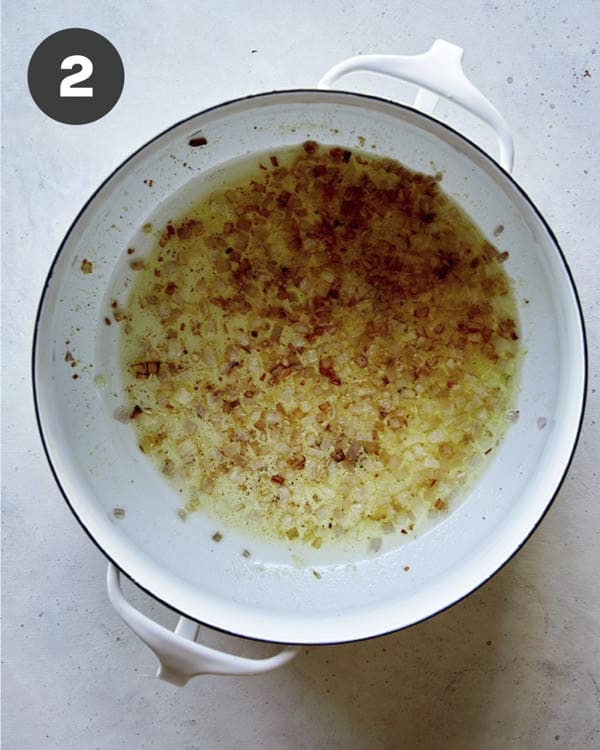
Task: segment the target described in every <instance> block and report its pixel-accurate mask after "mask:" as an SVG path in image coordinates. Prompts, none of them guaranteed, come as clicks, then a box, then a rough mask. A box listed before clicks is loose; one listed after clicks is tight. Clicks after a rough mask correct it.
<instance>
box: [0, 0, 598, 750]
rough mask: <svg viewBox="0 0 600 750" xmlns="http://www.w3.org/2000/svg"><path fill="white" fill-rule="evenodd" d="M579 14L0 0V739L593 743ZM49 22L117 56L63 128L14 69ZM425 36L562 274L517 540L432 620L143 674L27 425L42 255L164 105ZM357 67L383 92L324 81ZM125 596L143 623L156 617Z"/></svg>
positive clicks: (464, 7)
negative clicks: (547, 495)
mask: <svg viewBox="0 0 600 750" xmlns="http://www.w3.org/2000/svg"><path fill="white" fill-rule="evenodd" d="M599 18H600V3H598V2H594V0H569V1H568V2H567V1H565V2H543V0H537V1H535V0H531V1H530V2H526V1H525V0H521V1H520V2H502V1H501V0H496V2H494V0H492V1H491V2H476V1H475V0H462V2H460V3H458V2H456V3H447V2H443V0H420V2H418V3H416V2H407V1H406V0H400V1H398V0H396V1H395V2H384V1H381V2H373V1H369V0H360V2H355V1H354V0H345V2H333V1H329V2H325V1H322V2H317V1H315V0H311V2H307V1H306V0H303V1H302V2H300V1H299V0H296V2H291V1H289V0H279V2H277V3H275V2H256V1H254V2H253V1H252V0H248V1H246V2H242V1H241V0H240V2H232V1H231V0H220V1H217V0H213V2H190V1H189V0H178V2H167V1H166V0H164V2H157V1H154V2H142V1H141V0H136V1H135V2H134V1H132V0H130V1H129V2H115V1H106V2H102V1H101V0H100V1H99V0H77V2H75V0H58V1H57V0H55V1H54V2H48V0H39V1H38V2H36V3H33V4H29V3H21V2H18V1H17V0H6V1H5V3H4V8H3V50H2V56H3V117H4V122H3V145H2V157H3V224H2V239H3V248H2V271H3V300H2V305H3V333H2V343H3V351H2V354H3V370H4V381H3V389H2V396H3V402H4V406H3V425H2V427H3V434H2V438H3V445H2V449H3V473H2V482H3V498H2V504H3V525H2V564H3V567H2V572H3V618H2V620H3V622H2V631H3V632H2V640H3V665H2V667H3V674H2V679H3V695H2V700H3V706H2V709H3V710H2V714H3V716H2V719H3V721H2V740H3V742H2V746H3V748H5V749H6V750H29V748H31V749H32V750H33V749H35V750H37V749H38V748H60V749H61V750H63V749H70V748H73V749H74V750H75V749H76V750H87V749H88V748H102V749H104V748H107V749H108V748H110V750H119V749H120V748H133V749H135V750H137V748H153V749H154V748H156V749H157V750H163V749H165V750H170V749H171V748H182V749H183V750H196V749H200V748H202V749H203V750H204V748H225V749H229V748H231V749H232V750H233V749H234V748H235V749H237V748H276V749H279V748H294V749H295V748H310V749H312V748H327V749H329V748H340V749H341V748H343V749H344V750H346V748H349V749H354V748H356V749H357V750H358V749H361V750H362V749H363V748H364V749H365V750H371V749H376V748H390V749H394V750H395V749H396V748H411V749H412V748H418V749H420V748H424V749H427V748H482V749H485V750H496V749H498V750H500V749H504V748H511V747H518V748H520V747H522V748H527V750H534V749H536V748H543V749H544V750H546V748H551V749H552V748H555V747H556V748H569V750H571V749H575V750H579V749H584V748H585V749H587V748H590V750H591V749H592V748H594V749H596V748H599V747H600V642H599V639H600V635H599V634H600V588H599V586H598V578H599V573H600V553H599V549H600V503H599V497H598V495H599V482H598V463H599V458H600V455H599V454H600V451H599V448H598V446H599V445H600V434H599V430H598V426H597V420H598V417H599V413H598V412H599V407H598V403H599V401H598V394H597V392H596V390H597V387H598V372H599V369H600V368H599V356H598V355H599V351H598V347H599V339H600V330H599V328H600V325H599V315H600V300H599V288H600V284H599V273H598V268H599V266H600V248H599V247H598V244H599V237H600V226H599V216H600V208H599V206H598V204H599V200H600V190H599V185H600V183H599V170H600V162H599V158H598V128H599V122H600V118H599V114H600V97H599V83H600V65H599V64H598V63H599V62H600V40H599V35H600V34H599ZM72 26H83V27H87V28H91V29H94V30H95V31H98V32H100V33H102V34H104V35H105V36H107V37H108V38H109V39H110V40H111V41H112V42H113V44H115V46H116V47H117V49H118V50H119V51H120V53H121V56H122V58H123V61H124V64H125V71H126V81H125V88H124V91H123V95H122V97H121V100H120V101H119V103H118V104H117V106H116V107H115V108H114V110H113V111H112V112H111V113H110V114H109V115H107V116H106V117H105V118H104V119H102V120H100V121H99V122H96V123H94V124H91V125H86V126H78V127H72V126H67V125H61V124H59V123H56V122H54V121H52V120H50V119H48V118H47V117H46V116H45V115H43V114H42V113H41V112H40V111H39V110H38V109H37V108H36V106H35V105H34V104H33V102H32V100H31V98H30V97H29V94H28V91H27V86H26V70H27V64H28V62H29V58H30V56H31V54H32V52H33V50H34V49H35V47H36V46H37V45H38V44H39V42H40V41H42V40H43V39H44V38H45V37H46V36H48V35H49V34H51V33H53V32H55V31H58V30H60V29H62V28H67V27H72ZM436 37H441V38H445V39H448V40H449V41H453V42H455V43H458V44H460V45H462V46H463V47H464V48H465V51H466V55H465V67H466V69H467V71H468V73H469V74H470V75H471V77H472V79H473V80H474V82H475V83H476V84H477V85H479V86H480V88H481V89H482V90H483V91H484V92H485V93H486V94H487V95H488V96H489V97H490V99H491V100H492V101H493V102H494V103H495V104H496V105H497V106H498V107H499V109H500V110H501V111H502V112H503V113H504V115H505V117H506V118H507V120H508V122H509V123H510V125H511V126H512V128H513V130H514V134H515V141H516V149H517V161H516V168H515V176H516V178H517V180H518V181H519V182H520V183H521V185H522V186H523V187H524V188H525V189H526V190H527V191H528V192H529V193H530V195H531V196H532V198H533V199H534V201H535V202H536V203H537V205H538V206H539V208H540V209H541V210H542V213H543V214H544V215H545V217H546V218H547V219H548V221H549V222H550V224H551V225H552V227H553V229H554V230H555V232H556V234H557V236H558V239H559V242H560V243H561V245H562V247H563V249H564V251H565V253H566V255H567V258H568V260H569V263H570V265H571V268H572V270H573V273H574V276H575V279H576V282H577V284H578V287H579V292H580V295H581V299H582V303H583V307H584V311H585V315H586V322H587V328H588V339H589V348H590V358H591V365H590V388H589V394H588V396H589V400H588V409H587V416H586V422H585V428H584V431H583V435H582V438H581V441H580V444H579V448H578V450H577V454H576V457H575V460H574V462H573V465H572V467H571V470H570V472H569V475H568V477H567V479H566V481H565V483H564V486H563V489H562V491H561V492H560V495H559V497H558V499H557V500H556V502H555V504H554V506H553V507H552V509H551V511H550V512H549V513H548V515H547V517H546V519H545V520H544V522H543V523H542V525H541V527H540V528H539V530H538V531H537V532H536V534H535V535H534V537H533V538H532V539H531V540H530V542H529V543H528V544H527V546H526V547H525V548H524V549H523V550H522V551H521V552H520V553H519V554H518V555H517V557H516V558H515V559H513V560H512V561H511V562H510V563H509V564H508V565H507V566H506V567H505V568H504V569H503V570H502V571H501V572H500V573H499V574H498V575H497V576H496V577H495V578H494V579H493V580H492V581H490V582H489V583H488V584H487V585H485V586H484V587H483V588H482V589H480V590H479V591H478V592H476V593H475V594H474V595H472V596H471V597H469V598H468V599H467V600H465V601H463V602H461V603H460V604H458V605H456V606H455V607H453V608H452V609H450V610H449V611H447V612H445V613H443V614H441V615H439V616H438V617H436V618H434V619H432V620H430V621H428V622H425V623H423V624H421V625H418V626H416V627H414V628H412V629H410V630H408V631H405V632H400V633H396V634H394V635H390V636H386V637H383V638H380V639H376V640H372V641H369V642H364V643H359V644H354V645H346V646H336V647H322V648H314V649H307V650H306V651H305V652H303V653H302V654H301V655H300V657H299V658H298V659H297V660H296V661H295V662H293V663H292V664H291V665H290V666H288V667H286V668H285V669H283V670H281V671H278V672H275V673H271V674H268V675H265V676H262V677H249V678H248V677H247V678H241V679H238V678H226V677H204V678H197V679H195V680H194V681H193V682H191V683H190V684H189V685H188V687H187V688H184V689H177V688H174V687H172V686H171V685H168V684H165V683H161V682H159V681H157V680H155V679H154V677H153V672H154V659H153V657H152V655H151V654H150V652H148V651H147V650H146V649H145V647H144V646H143V645H142V644H141V643H140V642H139V641H137V640H136V639H135V637H134V636H133V635H132V634H131V633H130V632H129V631H128V630H127V628H126V627H125V626H124V625H123V624H122V623H121V621H120V620H119V618H118V617H117V615H116V614H115V613H114V611H113V610H112V609H111V607H110V606H109V604H108V601H107V598H106V594H105V589H104V575H105V561H104V559H103V557H102V555H101V554H100V552H99V551H98V550H97V549H96V548H95V547H94V546H93V545H92V543H91V542H90V541H89V539H88V538H87V537H86V535H85V534H84V533H83V531H82V530H81V529H80V528H79V526H78V525H77V523H76V521H75V520H74V518H73V516H72V515H71V513H70V511H69V510H68V508H67V507H66V505H65V503H64V502H63V500H62V498H61V497H60V495H59V492H58V490H57V488H56V487H55V485H54V483H53V480H52V478H51V475H50V471H49V469H48V467H47V466H46V463H45V459H44V457H43V455H42V451H41V447H40V443H39V439H38V436H37V431H36V427H35V424H34V419H33V408H32V397H31V383H30V370H29V362H30V348H31V338H32V329H33V321H34V315H35V310H36V306H37V302H38V298H39V294H40V291H41V288H42V285H43V281H44V278H45V275H46V272H47V269H48V266H49V264H50V261H51V259H52V257H53V255H54V253H55V251H56V248H57V246H58V244H59V242H60V240H61V239H62V237H63V235H64V233H65V231H66V230H67V228H68V226H69V224H70V222H71V221H72V219H73V218H74V217H75V215H76V213H77V212H78V210H79V208H80V207H81V205H82V204H83V202H84V201H85V200H86V199H87V197H88V196H89V194H90V193H91V192H92V191H93V190H94V189H95V188H96V187H97V185H98V184H99V182H100V181H101V180H102V179H103V178H104V177H105V176H106V175H107V174H108V173H109V172H110V171H111V170H112V169H113V168H114V167H115V166H116V165H117V164H118V163H119V162H120V161H121V160H123V159H124V158H125V157H127V156H128V155H129V153H130V152H131V151H132V150H133V149H135V148H137V147H138V146H139V145H140V144H142V143H143V142H144V141H146V140H147V139H149V138H150V137H151V136H153V135H154V134H156V133H157V132H158V131H160V130H162V129H164V128H165V127H167V126H169V125H170V124H172V123H173V122H174V121H176V120H178V119H180V118H183V117H186V116H188V115H190V114H192V113H193V112H195V111H197V110H200V109H202V108H204V107H206V106H209V105H213V104H216V103H218V102H220V101H222V100H225V99H228V98H232V97H236V96H239V95H243V94H247V93H251V92H258V91H263V90H270V89H275V88H285V87H295V86H311V85H314V84H315V83H316V81H317V80H318V79H319V78H320V76H321V75H322V73H323V72H324V71H325V70H326V69H327V68H328V67H329V66H330V65H332V64H333V63H335V62H338V61H339V60H341V59H343V58H344V57H347V56H349V55H353V54H357V53H359V52H364V53H368V52H388V53H394V52H396V53H416V52H421V51H424V50H425V49H427V48H428V47H429V46H430V44H431V42H432V41H433V39H434V38H436ZM586 71H587V73H586ZM356 84H360V85H361V86H362V87H363V89H364V88H365V86H369V87H370V89H371V90H372V91H373V92H374V93H385V94H386V95H388V96H393V95H394V92H395V89H394V85H395V84H393V83H385V82H383V81H382V80H374V79H367V78H365V77H362V78H359V77H356V78H354V79H351V78H348V79H347V85H348V86H349V87H350V86H352V85H356ZM397 91H399V89H397V90H396V92H397ZM594 445H595V446H596V448H594ZM131 595H132V596H133V597H134V600H135V601H136V602H137V603H138V604H139V605H140V606H142V607H143V608H144V609H145V611H147V612H152V613H153V614H154V615H155V616H156V617H157V618H159V619H160V620H161V621H163V622H172V621H173V620H174V619H175V618H174V616H173V615H172V614H170V613H168V611H167V610H165V609H164V608H162V607H160V606H159V605H157V604H155V603H154V602H152V601H151V600H149V599H147V598H146V597H144V596H143V595H141V594H136V593H135V592H131ZM206 637H207V638H208V640H209V642H210V643H213V644H218V645H225V646H228V647H230V648H234V649H237V650H238V651H239V652H241V653H246V654H259V653H260V654H263V653H267V652H269V647H267V646H264V645H257V644H249V643H245V644H240V643H239V642H235V641H234V640H233V639H230V638H229V637H226V636H222V635H219V634H211V633H208V634H207V635H206Z"/></svg>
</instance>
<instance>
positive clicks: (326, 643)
mask: <svg viewBox="0 0 600 750" xmlns="http://www.w3.org/2000/svg"><path fill="white" fill-rule="evenodd" d="M315 93H319V94H321V93H332V94H341V95H346V96H350V97H353V98H356V97H358V98H361V99H366V100H368V101H377V102H384V103H385V104H391V105H393V106H394V107H399V108H400V109H405V110H408V111H410V112H412V113H414V114H416V115H418V116H419V117H423V118H425V119H426V120H429V121H431V122H433V123H435V125H437V126H440V127H442V128H444V129H445V130H447V131H449V132H450V133H452V134H453V135H455V136H457V137H458V138H460V139H461V140H463V141H464V142H465V143H467V144H469V145H470V146H471V147H472V148H473V149H475V151H477V152H478V153H479V154H480V155H481V156H483V157H484V159H485V160H487V161H488V162H489V163H490V164H491V165H492V166H493V167H495V168H496V169H498V170H500V172H502V173H503V174H504V176H505V177H506V178H507V179H508V180H509V182H510V183H511V184H512V185H513V187H514V188H516V190H517V191H518V192H519V193H520V194H521V196H522V197H523V198H524V199H525V202H526V203H527V204H528V205H529V206H530V208H531V209H532V210H533V212H534V213H535V215H536V216H537V217H538V219H539V220H540V221H541V223H542V225H543V227H544V229H545V230H546V232H547V233H548V235H549V236H550V238H551V240H552V242H553V243H554V246H555V248H556V250H557V252H558V254H559V257H560V259H561V261H562V264H563V266H564V269H565V271H566V273H567V277H568V279H569V283H570V285H571V291H572V292H573V296H574V298H575V302H576V304H577V311H578V313H579V325H580V329H581V338H582V343H583V397H582V401H581V411H580V414H579V422H578V425H577V433H576V435H575V440H574V441H573V446H572V448H571V452H570V455H569V458H568V460H567V463H566V464H565V469H564V471H563V474H562V477H561V479H560V481H559V482H558V485H557V487H556V490H555V491H554V494H553V495H552V497H551V498H550V500H549V501H548V503H547V505H546V507H545V509H544V511H543V513H542V515H541V516H540V517H539V519H538V520H537V522H536V523H535V524H534V526H533V527H532V528H531V530H530V531H529V533H528V534H527V536H526V537H525V538H524V539H523V541H522V542H521V543H520V544H519V545H518V546H517V547H516V548H515V550H514V551H513V552H512V553H511V554H510V555H509V556H508V557H507V558H506V560H505V561H504V562H503V563H502V564H501V565H500V566H499V567H498V568H496V570H494V571H493V572H492V573H490V575H489V576H487V577H486V578H484V579H483V581H481V583H479V584H477V585H476V586H474V587H473V588H472V589H470V590H469V591H467V592H466V593H465V594H463V595H462V596H460V597H459V598H458V599H455V600H454V601H453V602H450V603H449V604H446V605H445V606H443V607H441V608H440V609H438V610H436V611H435V612H432V613H431V614H429V615H426V616H425V617H422V618H421V619H419V620H415V622H412V623H410V624H409V625H404V626H401V627H398V628H392V629H390V630H385V631H382V632H381V633H374V634H373V635H369V636H362V637H358V638H351V639H347V640H343V641H310V642H298V643H296V644H292V645H299V646H334V645H341V644H344V643H356V642H360V641H367V640H372V639H374V638H381V637H382V636H385V635H390V634H391V633H396V632H398V631H400V630H406V629H407V628H411V627H414V626H415V625H418V624H419V623H421V622H425V621H427V620H429V619H431V618H432V617H436V616H437V615H439V614H440V613H441V612H445V611H446V610H448V609H450V608H451V607H454V606H455V605H456V604H458V603H459V602H461V601H463V599H466V598H467V597H468V596H470V595H471V594H473V593H474V592H475V591H477V590H478V589H480V588H481V587H482V586H484V585H485V584H486V583H487V582H488V581H489V580H490V579H492V578H493V577H494V576H495V575H496V574H497V573H498V572H499V571H500V570H502V569H503V568H504V566H505V565H507V564H508V563H509V562H510V561H511V560H512V559H513V557H514V556H515V555H516V554H517V553H518V552H519V550H521V548H522V547H523V546H524V545H525V544H526V543H527V542H528V541H529V540H530V539H531V537H532V536H533V534H534V533H535V531H536V530H537V529H538V528H539V526H540V524H541V523H542V521H543V520H544V518H545V517H546V514H547V513H548V511H549V510H550V508H551V506H552V505H553V503H554V501H555V500H556V497H557V495H558V493H559V492H560V490H561V488H562V486H563V483H564V481H565V478H566V476H567V474H568V472H569V469H570V467H571V463H572V462H573V457H574V455H575V452H576V450H577V445H578V443H579V439H580V436H581V430H582V426H583V419H584V414H585V407H586V401H587V388H588V369H589V354H588V345H587V337H586V330H585V322H584V318H583V309H582V305H581V300H580V299H579V294H578V292H577V287H576V285H575V281H574V279H573V274H572V273H571V269H570V267H569V264H568V263H567V259H566V257H565V255H564V253H563V251H562V249H561V247H560V245H559V243H558V240H557V239H556V236H555V234H554V232H553V231H552V229H551V228H550V226H549V225H548V222H547V221H546V220H545V219H544V217H543V216H542V214H541V213H540V211H539V209H538V208H537V206H536V205H535V204H534V202H533V201H532V200H531V198H530V197H529V195H528V194H527V193H526V192H525V190H524V189H523V188H522V187H521V186H520V185H519V184H518V183H517V182H516V181H515V179H514V178H513V177H512V175H511V174H510V173H509V172H507V171H506V170H505V169H504V167H502V166H501V165H500V164H498V162H496V161H495V159H493V158H492V157H491V156H490V155H489V154H487V153H486V152H485V151H484V150H483V149H482V148H481V147H480V146H478V145H477V144H476V143H474V142H473V141H472V140H470V139H469V138H468V137H467V136H465V135H463V134H462V133H459V132H458V131H456V130H454V128H452V127H450V126H449V125H447V124H446V123H444V122H440V121H439V120H436V119H435V118H434V117H431V116H430V115H428V114H425V113H424V112H420V111H419V110H417V109H415V108H414V107H410V106H408V105H406V104H401V103H400V102H395V101H392V100H390V99H385V98H384V97H378V96H371V95H369V94H360V93H354V92H350V91H341V90H327V91H323V90H320V89H302V88H300V89H281V90H277V91H270V92H263V93H260V94H250V95H248V96H242V97H238V98H236V99H229V100H227V101H225V102H221V103H220V104H216V105H214V106H212V107H208V108H207V109H204V110H201V111H200V112H196V113H195V114H193V115H190V117H185V118H184V119H182V120H179V121H178V122H176V123H174V124H173V125H170V126H169V127H168V128H165V130H163V131H161V132H160V133H158V135H156V136H154V137H153V138H151V139H150V140H149V141H147V142H146V143H144V144H143V145H142V146H140V148H138V149H137V150H136V151H134V152H133V153H132V154H131V155H130V156H128V157H127V159H125V160H124V161H122V162H121V164H119V165H118V166H117V167H116V168H115V169H114V170H113V171H112V172H111V173H110V174H109V175H108V177H106V178H105V179H104V180H103V182H102V183H101V184H100V185H99V186H98V188H96V190H95V191H94V192H93V193H92V194H91V195H90V197H89V198H88V199H87V201H86V202H85V203H84V205H83V206H82V208H81V209H80V211H79V212H78V214H77V216H76V217H75V219H74V220H73V222H72V223H71V226H70V227H69V229H68V230H67V232H66V234H65V236H64V238H63V240H62V242H61V243H60V245H59V247H58V250H57V251H56V254H55V256H54V259H53V260H52V263H51V265H50V269H49V271H48V275H47V276H46V280H45V282H44V287H43V289H42V295H41V298H40V302H39V305H38V309H37V312H36V316H35V327H34V334H33V348H32V362H31V374H32V385H33V400H34V409H35V418H36V422H37V426H38V431H39V434H40V438H41V441H42V446H43V448H44V453H45V454H46V459H47V461H48V465H49V466H50V470H51V472H52V475H53V477H54V480H55V482H56V484H57V486H58V489H59V491H60V493H61V495H62V496H63V498H64V499H65V501H66V503H67V505H68V506H69V508H70V509H71V512H72V513H73V515H74V516H75V518H76V519H77V521H78V522H79V524H80V526H81V527H82V528H83V530H84V531H85V533H86V534H87V536H88V537H89V538H90V539H91V541H92V542H93V543H94V544H95V546H96V547H97V548H98V549H99V550H100V552H101V553H102V554H103V555H104V556H105V557H106V558H107V559H108V560H110V562H112V564H113V565H114V566H115V567H116V568H117V569H118V570H119V571H120V572H121V573H122V574H123V575H125V576H126V577H127V578H129V580H130V581H132V582H133V583H134V584H135V585H136V586H138V587H139V588H140V589H142V591H144V592H145V593H146V594H148V595H149V596H151V597H152V598H153V599H155V600H156V601H158V602H160V603H161V604H163V605H164V606H165V607H168V608H169V609H171V610H173V611H174V612H176V613H178V614H179V615H182V616H183V617H188V618H190V619H192V620H194V621H197V622H200V624H202V625H205V626H206V627H209V628H212V629H213V630H216V631H219V632H221V633H225V634H226V635H232V636H235V637H238V638H246V639H248V640H253V641H258V642H263V643H274V644H280V645H290V644H289V643H288V642H286V641H271V640H267V639H265V638H256V637H254V636H247V635H243V634H240V633H236V632H235V631H233V630H227V629H225V628H223V627H218V626H216V625H212V624H211V623H208V622H203V621H201V620H196V618H195V617H190V615H188V614H187V613H186V612H184V611H183V610H180V609H178V608H176V607H173V605H172V604H169V602H167V601H166V600H164V599H162V598H161V597H160V596H157V595H156V594H154V593H153V592H152V591H150V590H149V589H148V588H147V587H146V586H143V585H142V584H140V583H139V582H138V581H137V580H136V579H135V577H134V576H132V575H130V574H129V573H127V571H126V570H124V569H123V568H122V567H121V566H120V565H119V563H118V562H117V561H116V560H114V559H113V558H112V557H111V556H110V555H109V554H108V553H107V552H106V550H104V549H103V548H102V547H101V546H100V544H99V542H98V541H96V539H95V538H94V537H93V536H92V534H91V533H90V531H89V530H88V528H87V526H86V525H85V523H84V522H83V520H82V519H81V518H80V517H79V515H78V514H77V512H76V510H75V508H74V507H73V505H72V504H71V501H70V500H69V497H68V495H67V493H66V491H65V490H64V488H63V486H62V484H61V482H60V478H59V477H58V474H57V472H56V470H55V468H54V465H53V463H52V458H51V456H50V451H49V450H48V446H47V444H46V439H45V437H44V432H43V429H42V421H41V417H40V410H39V404H38V393H37V388H36V369H35V356H36V351H37V340H38V333H39V323H40V317H41V314H42V309H43V307H44V301H45V299H46V294H47V291H48V287H49V285H50V281H51V279H52V275H53V273H54V268H55V266H56V263H57V262H58V259H59V257H60V255H61V253H62V251H63V248H64V246H65V244H66V243H67V240H68V239H69V237H70V235H71V232H72V231H73V229H74V228H75V226H76V225H77V223H78V222H79V219H80V218H81V216H82V215H83V214H84V213H85V211H86V209H87V207H88V206H89V204H90V203H91V202H92V201H93V200H94V198H95V197H96V195H97V194H98V193H99V192H100V191H101V190H102V188H103V187H104V186H105V185H106V184H107V183H108V182H110V180H112V178H113V177H114V176H115V175H116V174H117V173H118V172H120V171H121V169H122V168H123V167H124V166H125V165H126V164H128V163H129V162H130V161H131V160H132V159H133V158H134V157H135V156H137V155H138V154H139V153H141V152H142V151H143V150H144V149H145V148H147V147H148V146H149V145H150V144H151V143H154V141H157V140H158V139H159V138H162V136H163V135H166V134H167V133H169V132H170V131H172V130H175V128H177V127H179V126H180V125H183V124H185V123H186V122H191V121H192V120H194V119H196V118H197V117H199V116H201V115H206V114H208V113H209V112H213V111H215V110H217V109H221V108H225V107H227V106H229V105H231V104H238V103H240V102H244V101H249V100H253V99H260V98H262V97H268V96H273V95H274V94H275V95H276V94H315Z"/></svg>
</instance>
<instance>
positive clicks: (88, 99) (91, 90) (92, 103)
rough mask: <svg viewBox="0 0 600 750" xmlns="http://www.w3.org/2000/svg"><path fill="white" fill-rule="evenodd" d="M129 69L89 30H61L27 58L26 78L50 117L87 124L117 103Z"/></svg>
mask: <svg viewBox="0 0 600 750" xmlns="http://www.w3.org/2000/svg"><path fill="white" fill-rule="evenodd" d="M124 81H125V71H124V70H123V61H122V60H121V56H120V55H119V53H118V52H117V50H116V49H115V48H114V46H113V45H112V44H111V43H110V42H109V41H108V39H106V37H103V36H102V34H97V33H96V32H95V31H90V30H89V29H64V30H63V31H57V32H56V33H55V34H52V35H51V36H49V37H48V38H47V39H44V41H43V42H42V43H41V44H40V45H39V46H38V48H37V49H36V50H35V52H34V53H33V55H32V57H31V60H30V61H29V68H28V70H27V82H28V84H29V91H30V92H31V96H32V97H33V100H34V102H35V103H36V104H37V105H38V107H39V108H40V109H41V110H42V112H45V113H46V114H47V115H48V117H52V119H53V120H58V122H64V123H67V124H68V125H83V124H85V123H88V122H94V120H99V119H100V118H101V117H104V115H105V114H107V113H108V112H110V110H111V109H112V108H113V107H114V106H115V104H116V103H117V102H118V100H119V97H120V96H121V92H122V91H123V83H124Z"/></svg>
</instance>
